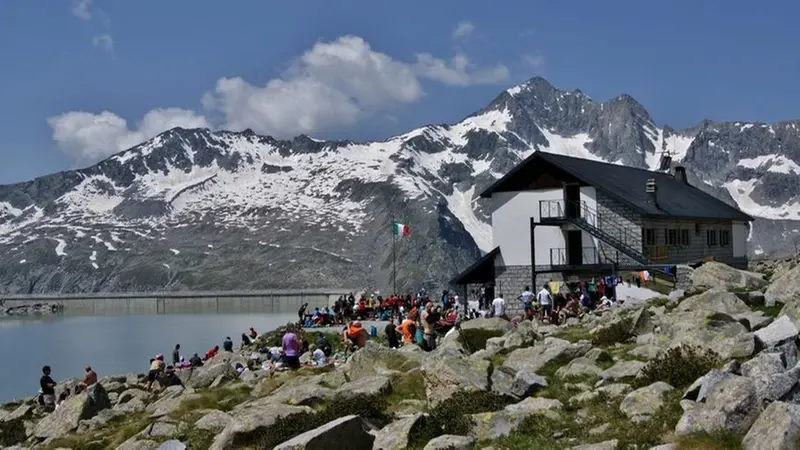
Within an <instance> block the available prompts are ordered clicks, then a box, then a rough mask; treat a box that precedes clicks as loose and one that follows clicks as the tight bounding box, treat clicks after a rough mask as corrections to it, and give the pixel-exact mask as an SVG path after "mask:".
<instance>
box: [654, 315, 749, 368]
mask: <svg viewBox="0 0 800 450" xmlns="http://www.w3.org/2000/svg"><path fill="white" fill-rule="evenodd" d="M661 330H662V336H663V339H664V340H665V342H666V343H669V345H672V346H680V345H682V344H688V345H694V346H699V347H701V348H706V349H710V350H713V351H714V352H716V353H717V354H718V355H719V356H720V357H721V358H722V359H723V360H729V359H734V358H747V357H750V356H751V355H752V354H753V353H754V352H755V349H756V344H755V337H754V336H753V333H750V332H748V331H747V328H746V327H745V326H744V325H742V324H741V323H739V321H737V320H736V319H734V318H733V317H732V316H730V315H728V314H725V313H721V312H714V311H710V310H706V309H701V310H695V311H684V312H673V313H672V314H668V315H666V316H664V318H663V319H662V323H661Z"/></svg>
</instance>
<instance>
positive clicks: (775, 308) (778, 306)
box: [751, 303, 783, 317]
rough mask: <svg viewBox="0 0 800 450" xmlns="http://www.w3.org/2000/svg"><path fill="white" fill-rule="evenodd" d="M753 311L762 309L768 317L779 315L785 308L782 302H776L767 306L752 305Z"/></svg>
mask: <svg viewBox="0 0 800 450" xmlns="http://www.w3.org/2000/svg"><path fill="white" fill-rule="evenodd" d="M751 308H752V309H753V311H761V313H762V314H764V315H765V316H767V317H778V316H779V315H780V314H781V310H783V304H782V303H775V304H774V305H772V306H765V305H758V306H752V307H751Z"/></svg>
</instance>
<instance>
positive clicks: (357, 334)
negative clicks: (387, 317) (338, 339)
mask: <svg viewBox="0 0 800 450" xmlns="http://www.w3.org/2000/svg"><path fill="white" fill-rule="evenodd" d="M344 338H345V344H346V343H347V341H350V342H351V343H353V344H355V345H357V346H358V348H364V347H365V346H366V345H367V330H365V329H364V327H362V326H361V322H359V321H358V320H355V321H353V322H351V323H350V324H349V325H347V330H345V332H344Z"/></svg>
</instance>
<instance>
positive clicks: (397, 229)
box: [392, 223, 411, 236]
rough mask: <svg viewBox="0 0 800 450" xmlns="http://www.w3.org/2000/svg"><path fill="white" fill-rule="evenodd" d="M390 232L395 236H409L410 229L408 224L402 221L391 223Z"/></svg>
mask: <svg viewBox="0 0 800 450" xmlns="http://www.w3.org/2000/svg"><path fill="white" fill-rule="evenodd" d="M392 234H394V235H395V236H411V230H409V229H408V225H406V224H404V223H393V224H392Z"/></svg>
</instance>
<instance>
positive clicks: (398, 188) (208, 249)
mask: <svg viewBox="0 0 800 450" xmlns="http://www.w3.org/2000/svg"><path fill="white" fill-rule="evenodd" d="M798 125H800V122H798V121H786V122H780V123H775V124H760V123H745V122H713V121H704V122H702V123H700V124H698V125H697V126H695V127H692V128H689V129H684V130H675V129H672V128H670V127H668V126H663V127H662V126H657V125H656V124H655V123H654V121H653V119H652V118H651V117H650V114H649V113H648V112H647V110H646V109H645V108H644V107H643V106H642V105H641V104H639V103H638V102H637V101H636V100H635V99H633V98H632V97H630V96H628V95H620V96H618V97H616V98H614V99H611V100H608V101H602V102H601V101H596V100H593V99H592V98H590V97H589V96H587V95H586V94H584V93H582V92H580V91H578V90H574V91H566V90H561V89H558V88H556V87H554V86H552V85H551V84H550V83H548V82H547V81H546V80H544V79H542V78H533V79H531V80H529V81H527V82H525V83H523V84H521V85H518V86H514V87H512V88H510V89H508V90H506V91H504V92H502V93H500V94H499V95H498V96H497V97H496V98H495V99H494V100H492V101H491V102H490V103H489V104H488V105H487V106H486V107H485V108H483V109H481V110H479V111H477V112H475V113H473V114H471V115H469V116H468V117H466V118H465V119H464V120H462V121H460V122H458V123H455V124H450V125H430V126H425V127H421V128H418V129H415V130H412V131H410V132H408V133H405V134H402V135H399V136H395V137H392V138H389V139H387V140H384V141H380V142H352V141H321V140H317V139H313V138H310V137H308V136H298V137H297V138H295V139H293V140H288V141H279V140H276V139H273V138H271V137H268V136H258V135H256V134H254V133H252V132H251V131H249V130H245V131H242V132H230V131H210V130H207V129H193V130H186V129H180V128H176V129H173V130H169V131H166V132H164V133H163V134H161V135H159V136H157V137H155V138H153V139H151V140H149V141H146V142H143V143H142V144H140V145H137V146H135V147H133V148H131V149H129V150H126V151H123V152H121V153H119V154H117V155H114V156H112V157H110V158H108V159H106V160H104V161H101V162H99V163H97V164H96V165H93V166H91V167H87V168H83V169H80V170H70V171H65V172H60V173H56V174H52V175H47V176H43V177H40V178H37V179H35V180H31V181H28V182H24V183H18V184H14V185H7V186H0V255H3V257H2V258H0V294H2V293H23V294H24V293H43V292H100V291H159V290H238V289H269V288H309V287H321V288H343V289H358V288H365V287H366V288H370V289H381V290H386V288H387V286H389V285H390V284H391V283H390V280H391V273H392V251H391V247H392V245H391V243H392V238H391V225H390V224H391V222H392V220H396V221H399V222H402V223H405V224H408V225H410V228H411V236H410V237H408V238H404V239H402V240H401V241H400V242H399V244H398V258H397V261H398V275H399V276H398V288H399V289H402V291H404V292H406V291H415V290H417V289H419V288H420V287H424V288H427V289H429V290H431V289H433V288H439V287H441V286H443V285H446V284H447V281H448V280H449V279H450V278H451V277H452V276H453V275H454V274H456V273H457V272H459V271H460V270H462V269H464V268H465V267H467V266H468V265H469V264H471V263H472V262H474V260H475V259H476V258H477V257H479V256H480V254H481V252H486V251H489V250H491V248H492V242H491V228H490V226H489V215H488V206H489V205H487V204H486V202H485V201H483V200H479V199H477V196H478V195H479V194H480V192H481V191H482V190H483V189H485V188H486V187H488V186H489V185H490V184H491V183H492V182H494V181H495V180H496V179H498V178H499V177H501V176H503V175H504V174H505V173H507V172H508V171H509V170H510V169H511V168H512V167H514V166H515V165H516V164H518V163H519V162H520V161H521V160H522V159H524V158H525V157H527V156H529V155H530V154H531V153H532V152H534V151H536V150H540V151H548V152H555V153H560V154H566V155H571V156H576V157H581V158H590V159H595V160H600V161H606V162H610V163H615V164H626V165H631V166H636V167H642V168H650V169H656V168H657V167H658V165H659V159H660V156H661V154H662V151H666V152H668V153H669V154H670V155H671V157H672V159H673V162H674V163H681V164H683V165H685V166H687V167H688V176H689V180H690V182H692V183H693V184H695V185H697V186H698V187H700V188H701V189H704V190H706V191H708V192H710V193H712V194H713V195H716V196H718V197H719V198H721V199H723V200H725V201H727V202H729V203H731V204H735V205H738V206H739V207H740V208H741V209H743V210H744V211H745V212H747V213H749V214H751V215H753V216H755V217H757V218H758V219H757V220H756V222H755V223H754V226H753V231H752V233H751V235H750V251H751V253H752V254H754V255H768V254H771V253H773V252H785V251H788V249H791V248H794V247H796V244H797V243H798V242H800V241H798V242H795V241H797V238H796V236H798V230H799V229H800V226H798V223H799V222H798V220H800V206H798V205H800V203H798V201H800V190H798V188H797V186H798V185H800V184H798V183H797V180H798V178H797V177H798V175H799V174H800V127H798Z"/></svg>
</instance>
